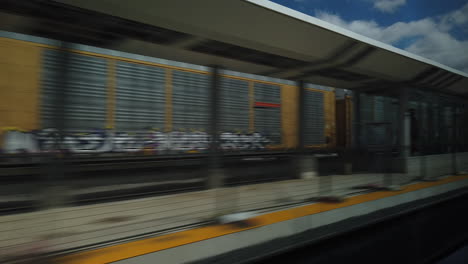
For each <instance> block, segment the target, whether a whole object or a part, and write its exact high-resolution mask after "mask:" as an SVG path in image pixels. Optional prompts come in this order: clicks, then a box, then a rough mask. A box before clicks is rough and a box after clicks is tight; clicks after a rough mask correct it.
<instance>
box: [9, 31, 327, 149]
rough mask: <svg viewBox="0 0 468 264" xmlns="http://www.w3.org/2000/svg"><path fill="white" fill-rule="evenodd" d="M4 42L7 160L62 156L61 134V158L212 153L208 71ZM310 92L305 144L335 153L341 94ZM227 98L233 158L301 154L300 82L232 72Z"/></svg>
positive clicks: (226, 76)
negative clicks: (261, 152) (267, 152)
mask: <svg viewBox="0 0 468 264" xmlns="http://www.w3.org/2000/svg"><path fill="white" fill-rule="evenodd" d="M0 34H1V35H0V37H1V38H0V46H1V47H0V53H1V54H0V56H1V58H2V62H1V71H0V72H1V75H2V78H1V85H2V88H1V89H0V127H1V128H2V132H1V135H0V136H1V138H2V139H3V140H2V145H1V148H2V149H3V152H4V153H15V152H44V151H49V150H51V149H53V147H54V143H56V141H55V138H56V132H57V127H56V126H57V124H59V125H61V126H62V127H61V129H63V131H65V136H64V137H63V138H62V139H61V140H62V142H61V148H62V149H66V150H68V151H71V152H75V153H102V152H139V151H147V152H151V153H168V152H174V151H177V152H203V151H204V150H206V149H207V147H208V142H209V140H210V139H209V136H208V135H207V133H206V131H207V129H208V121H209V116H210V115H209V69H208V68H207V67H203V66H197V65H192V64H186V63H180V62H175V61H168V60H163V59H157V58H152V57H146V56H141V55H136V54H129V53H124V52H118V51H114V50H108V49H101V48H96V47H90V46H85V45H78V44H67V45H66V48H65V49H64V48H63V43H61V42H58V41H54V40H50V39H44V38H39V37H34V36H29V35H22V34H16V33H11V32H0ZM60 45H62V48H60ZM65 53H66V54H65ZM64 67H66V70H63V68H64ZM64 79H66V82H64ZM64 87H66V89H64ZM306 87H307V89H306V93H305V104H306V108H305V111H306V113H305V118H306V126H305V129H306V137H305V142H306V144H307V146H308V147H315V148H325V147H333V146H335V143H336V135H335V134H336V133H335V119H336V116H335V94H334V89H332V88H328V87H322V86H317V85H312V84H308V85H307V86H306ZM220 89H221V91H220V93H221V102H220V116H221V124H220V128H221V131H222V133H221V135H220V137H221V141H222V143H221V146H222V148H223V149H224V150H248V149H290V148H294V147H296V144H297V138H296V134H297V117H298V112H297V109H298V108H297V96H298V88H297V87H296V86H294V82H291V81H287V80H281V79H273V78H266V77H262V76H256V75H250V74H243V73H239V72H233V71H226V70H225V71H222V75H221V79H220ZM60 103H61V104H63V105H62V107H61V108H60V107H58V106H57V105H58V104H60ZM57 120H62V122H60V123H57Z"/></svg>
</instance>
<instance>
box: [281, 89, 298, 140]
mask: <svg viewBox="0 0 468 264" xmlns="http://www.w3.org/2000/svg"><path fill="white" fill-rule="evenodd" d="M298 95H299V91H298V88H297V87H295V86H288V85H284V86H282V87H281V106H282V107H281V119H282V120H281V121H282V122H281V124H282V134H283V145H284V147H285V148H288V149H292V148H296V146H297V140H298V139H297V125H298V108H297V107H298V104H297V100H298Z"/></svg>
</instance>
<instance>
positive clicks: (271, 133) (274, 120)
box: [254, 83, 281, 144]
mask: <svg viewBox="0 0 468 264" xmlns="http://www.w3.org/2000/svg"><path fill="white" fill-rule="evenodd" d="M254 98H255V102H264V103H273V104H280V103H281V89H280V86H278V85H271V84H264V83H255V84H254ZM255 130H256V132H260V133H262V134H263V136H265V137H266V138H268V139H269V140H270V141H271V142H272V144H280V143H281V108H280V107H278V108H273V107H268V108H255Z"/></svg>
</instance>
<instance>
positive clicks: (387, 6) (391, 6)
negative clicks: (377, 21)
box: [374, 0, 406, 13]
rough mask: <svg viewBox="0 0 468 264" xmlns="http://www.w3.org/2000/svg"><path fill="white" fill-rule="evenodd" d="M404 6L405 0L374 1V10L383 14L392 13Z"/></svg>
mask: <svg viewBox="0 0 468 264" xmlns="http://www.w3.org/2000/svg"><path fill="white" fill-rule="evenodd" d="M405 4H406V0H375V1H374V8H376V9H378V10H380V11H382V12H384V13H393V12H395V11H396V10H397V9H398V8H400V7H401V6H404V5H405Z"/></svg>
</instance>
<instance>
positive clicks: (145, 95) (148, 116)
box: [115, 62, 165, 131]
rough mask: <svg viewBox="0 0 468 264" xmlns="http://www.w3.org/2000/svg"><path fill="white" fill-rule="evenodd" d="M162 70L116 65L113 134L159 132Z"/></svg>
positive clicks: (163, 96) (162, 106) (162, 117)
mask: <svg viewBox="0 0 468 264" xmlns="http://www.w3.org/2000/svg"><path fill="white" fill-rule="evenodd" d="M164 84H165V72H164V69H162V68H159V67H153V66H146V65H140V64H136V63H127V62H118V63H117V69H116V108H115V127H116V129H117V130H125V131H128V130H145V129H151V128H158V129H162V128H163V126H164V110H165V86H164Z"/></svg>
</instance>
